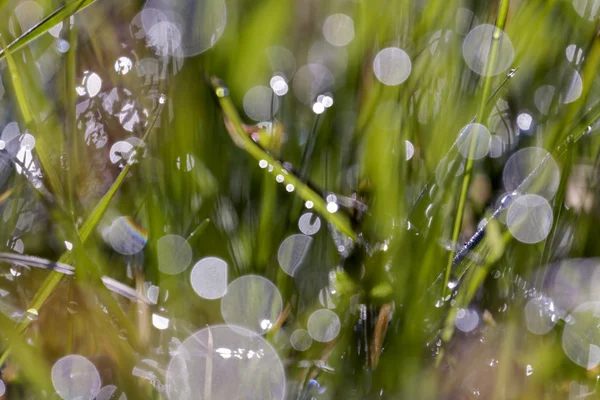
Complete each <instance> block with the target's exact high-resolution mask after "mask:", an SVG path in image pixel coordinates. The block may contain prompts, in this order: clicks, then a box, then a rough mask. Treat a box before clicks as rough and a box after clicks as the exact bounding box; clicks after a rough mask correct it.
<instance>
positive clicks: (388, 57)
mask: <svg viewBox="0 0 600 400" xmlns="http://www.w3.org/2000/svg"><path fill="white" fill-rule="evenodd" d="M411 69H412V64H411V61H410V57H409V56H408V54H406V52H405V51H404V50H401V49H399V48H397V47H388V48H385V49H383V50H381V51H380V52H379V53H377V55H376V56H375V60H373V72H374V73H375V76H376V77H377V79H378V80H379V81H380V82H381V83H383V84H384V85H388V86H396V85H400V84H401V83H402V82H404V81H405V80H406V79H407V78H408V76H409V75H410V72H411Z"/></svg>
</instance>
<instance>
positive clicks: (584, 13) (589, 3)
mask: <svg viewBox="0 0 600 400" xmlns="http://www.w3.org/2000/svg"><path fill="white" fill-rule="evenodd" d="M573 8H575V11H576V12H577V14H579V15H580V16H581V17H582V18H585V19H587V20H588V21H590V22H591V21H595V20H596V18H598V11H600V0H573Z"/></svg>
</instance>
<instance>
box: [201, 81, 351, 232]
mask: <svg viewBox="0 0 600 400" xmlns="http://www.w3.org/2000/svg"><path fill="white" fill-rule="evenodd" d="M211 83H212V85H213V88H214V90H215V91H216V93H217V97H218V98H219V103H220V105H221V109H222V110H223V114H224V115H225V117H226V119H227V121H226V123H227V124H229V125H230V127H231V130H230V134H231V136H232V139H233V141H234V142H235V144H236V145H238V146H239V147H241V148H242V149H244V150H245V151H246V152H248V153H249V154H250V155H251V156H252V157H253V158H254V159H255V160H256V161H261V160H265V161H267V163H268V164H269V165H272V166H273V170H272V171H271V173H272V174H273V175H283V176H284V183H285V184H292V185H293V186H294V191H295V192H296V193H297V194H298V196H300V197H301V198H302V199H304V200H305V201H311V202H312V203H313V208H314V210H315V211H316V212H318V213H319V214H321V215H322V216H323V218H325V219H326V220H327V221H328V222H329V223H331V224H332V225H333V226H335V227H336V228H337V229H338V230H339V231H340V232H342V233H343V234H344V235H346V236H348V237H349V238H351V239H352V240H356V233H355V232H354V230H353V229H352V226H351V224H350V220H349V218H348V217H347V216H346V215H344V214H343V213H341V212H336V213H330V212H329V211H327V204H326V203H325V200H324V199H323V197H321V196H320V195H319V194H317V193H315V192H314V191H313V190H312V189H311V188H310V187H308V185H306V184H305V183H304V182H302V181H301V180H300V179H299V178H298V177H296V176H295V175H294V174H293V173H292V172H291V171H288V170H287V169H285V168H284V167H283V165H281V163H280V162H279V161H277V160H276V159H275V158H274V157H272V156H271V155H269V154H268V153H267V152H265V151H264V150H263V149H261V148H260V146H258V145H257V144H256V143H255V142H254V141H253V140H252V139H251V138H250V136H249V135H248V134H246V132H245V131H244V128H243V127H242V121H241V119H240V116H239V114H238V112H237V110H236V109H235V107H234V105H233V103H232V101H231V99H230V98H229V96H228V95H227V94H226V93H227V91H228V89H227V88H226V87H224V86H223V85H222V83H221V81H220V80H219V79H217V78H213V79H212V82H211Z"/></svg>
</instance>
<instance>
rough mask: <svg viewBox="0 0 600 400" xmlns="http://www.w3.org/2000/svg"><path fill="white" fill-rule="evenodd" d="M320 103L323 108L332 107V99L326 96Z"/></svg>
mask: <svg viewBox="0 0 600 400" xmlns="http://www.w3.org/2000/svg"><path fill="white" fill-rule="evenodd" d="M320 103H321V104H323V105H324V106H325V108H329V107H331V106H332V105H333V97H331V96H329V95H327V94H326V95H324V96H323V98H322V99H321V101H320Z"/></svg>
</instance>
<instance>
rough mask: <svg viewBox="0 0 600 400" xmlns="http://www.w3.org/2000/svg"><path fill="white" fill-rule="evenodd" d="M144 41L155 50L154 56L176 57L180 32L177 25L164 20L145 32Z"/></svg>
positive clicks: (179, 44)
mask: <svg viewBox="0 0 600 400" xmlns="http://www.w3.org/2000/svg"><path fill="white" fill-rule="evenodd" d="M146 39H147V42H148V46H149V47H153V48H154V49H155V52H156V55H158V56H167V55H177V53H178V50H180V46H181V31H180V30H179V28H178V27H177V25H175V24H174V23H172V22H171V21H169V20H166V19H165V20H162V21H159V22H157V23H155V24H154V25H152V27H151V28H150V29H148V30H147V32H146Z"/></svg>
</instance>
